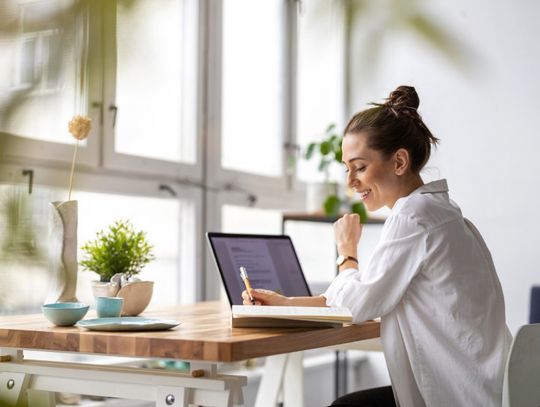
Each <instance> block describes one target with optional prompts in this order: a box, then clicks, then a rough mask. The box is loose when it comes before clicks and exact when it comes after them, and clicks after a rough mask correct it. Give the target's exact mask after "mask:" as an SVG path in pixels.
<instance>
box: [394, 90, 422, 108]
mask: <svg viewBox="0 0 540 407" xmlns="http://www.w3.org/2000/svg"><path fill="white" fill-rule="evenodd" d="M385 105H386V106H388V107H389V108H391V109H392V110H395V111H399V110H402V109H414V110H416V109H418V106H419V105H420V98H419V97H418V93H416V90H415V89H414V87H413V86H398V87H397V88H396V90H394V91H392V92H391V93H390V96H388V98H387V99H386V103H385Z"/></svg>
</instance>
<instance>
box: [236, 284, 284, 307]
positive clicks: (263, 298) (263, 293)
mask: <svg viewBox="0 0 540 407" xmlns="http://www.w3.org/2000/svg"><path fill="white" fill-rule="evenodd" d="M251 296H252V297H253V299H254V300H255V305H290V304H289V303H290V298H289V297H285V296H284V295H281V294H278V293H276V292H275V291H271V290H264V289H262V288H257V289H253V290H251ZM242 299H243V300H244V305H253V304H252V303H251V300H250V298H249V294H248V293H247V291H246V290H244V292H242Z"/></svg>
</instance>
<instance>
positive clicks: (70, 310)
mask: <svg viewBox="0 0 540 407" xmlns="http://www.w3.org/2000/svg"><path fill="white" fill-rule="evenodd" d="M41 311H43V315H45V318H47V319H48V320H49V321H51V322H52V323H53V324H55V325H58V326H71V325H75V323H76V322H78V321H80V320H81V319H83V318H84V316H85V315H86V313H87V312H88V305H86V304H83V303H82V302H56V303H53V304H44V305H42V306H41Z"/></svg>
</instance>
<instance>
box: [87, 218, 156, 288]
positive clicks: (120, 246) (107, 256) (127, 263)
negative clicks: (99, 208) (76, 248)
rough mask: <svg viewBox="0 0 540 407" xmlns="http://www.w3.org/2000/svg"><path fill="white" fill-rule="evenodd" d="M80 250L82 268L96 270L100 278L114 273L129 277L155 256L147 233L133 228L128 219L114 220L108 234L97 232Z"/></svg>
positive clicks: (108, 277)
mask: <svg viewBox="0 0 540 407" xmlns="http://www.w3.org/2000/svg"><path fill="white" fill-rule="evenodd" d="M81 249H82V251H83V253H84V254H85V258H84V259H83V260H82V261H81V262H80V264H81V265H82V266H83V268H84V270H88V271H93V272H95V273H97V274H98V275H99V276H100V280H101V281H110V279H111V277H112V276H114V275H115V274H117V273H124V274H125V275H126V276H127V277H131V276H133V275H135V274H138V273H140V272H141V270H142V269H143V267H144V266H145V265H146V264H148V263H149V262H150V261H152V260H154V258H155V257H154V255H153V254H152V250H153V246H152V245H150V244H149V243H148V242H147V240H146V234H145V233H144V232H142V231H136V230H135V229H134V227H133V225H132V224H131V223H130V222H129V221H116V222H114V223H113V224H112V225H111V226H109V230H108V233H105V232H103V231H100V232H98V233H97V235H96V239H95V240H92V241H89V242H86V243H85V244H84V245H83V246H82V247H81Z"/></svg>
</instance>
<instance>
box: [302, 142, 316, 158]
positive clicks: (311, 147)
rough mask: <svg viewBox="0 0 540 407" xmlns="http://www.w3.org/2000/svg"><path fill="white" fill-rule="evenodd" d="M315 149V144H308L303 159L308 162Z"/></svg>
mask: <svg viewBox="0 0 540 407" xmlns="http://www.w3.org/2000/svg"><path fill="white" fill-rule="evenodd" d="M315 147H317V143H310V144H309V145H308V146H307V148H306V152H305V154H304V158H305V159H306V160H309V159H311V157H313V153H314V152H315Z"/></svg>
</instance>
